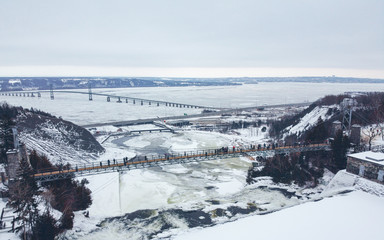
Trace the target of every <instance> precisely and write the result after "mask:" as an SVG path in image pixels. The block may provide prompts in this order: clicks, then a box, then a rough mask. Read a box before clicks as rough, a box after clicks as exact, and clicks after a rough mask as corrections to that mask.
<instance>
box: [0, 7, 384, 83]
mask: <svg viewBox="0 0 384 240" xmlns="http://www.w3.org/2000/svg"><path fill="white" fill-rule="evenodd" d="M177 73H179V75H183V74H184V75H188V74H190V75H191V76H194V75H198V74H202V73H206V75H207V76H215V74H216V75H217V76H219V75H220V76H224V75H228V76H230V75H236V74H238V75H242V76H247V75H248V76H251V75H263V74H264V75H273V74H275V75H279V76H281V75H287V76H288V75H333V74H335V75H345V76H347V75H348V74H349V76H358V77H359V76H367V77H380V78H384V1H383V0H188V1H187V0H136V1H131V0H60V1H57V0H0V75H7V74H14V75H33V74H35V75H56V74H58V75H60V74H67V75H71V74H74V75H78V74H85V75H103V74H105V75H113V74H118V75H142V76H151V75H163V76H164V75H169V76H172V75H175V76H176V75H178V74H177ZM235 73H236V74H235ZM203 75H204V74H203Z"/></svg>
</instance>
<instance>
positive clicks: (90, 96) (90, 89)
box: [88, 81, 93, 101]
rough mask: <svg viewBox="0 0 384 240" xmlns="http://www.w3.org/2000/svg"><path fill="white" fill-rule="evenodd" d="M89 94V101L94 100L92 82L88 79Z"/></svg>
mask: <svg viewBox="0 0 384 240" xmlns="http://www.w3.org/2000/svg"><path fill="white" fill-rule="evenodd" d="M88 96H89V101H92V100H93V99H92V85H91V82H90V81H88Z"/></svg>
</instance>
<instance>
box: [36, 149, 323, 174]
mask: <svg viewBox="0 0 384 240" xmlns="http://www.w3.org/2000/svg"><path fill="white" fill-rule="evenodd" d="M328 146H329V145H327V144H324V143H317V144H297V145H291V146H277V145H269V146H261V145H257V146H256V145H249V146H245V147H241V148H239V147H231V148H230V147H222V148H216V149H203V150H196V151H178V152H173V153H169V154H168V153H167V154H164V155H150V156H136V157H134V158H130V159H129V158H128V157H126V158H123V159H118V160H117V159H112V160H107V161H101V162H93V163H88V164H79V165H75V166H71V165H66V166H62V167H52V168H43V169H37V170H35V173H34V175H33V176H34V177H35V178H47V177H48V178H49V176H53V175H62V176H63V177H62V178H65V177H71V176H74V175H75V174H81V173H82V172H87V171H88V172H90V171H101V170H105V171H107V170H110V169H112V170H113V169H115V168H116V169H118V168H123V167H128V168H129V167H130V166H134V165H139V164H151V163H159V162H167V161H180V160H183V159H195V158H200V159H202V158H210V157H213V156H220V155H223V156H227V157H230V156H237V155H239V154H242V153H251V152H267V151H274V152H278V153H283V152H292V151H296V152H297V151H305V150H306V149H307V150H312V151H313V150H316V149H318V150H320V149H325V148H327V147H328Z"/></svg>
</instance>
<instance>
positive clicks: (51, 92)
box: [49, 83, 55, 100]
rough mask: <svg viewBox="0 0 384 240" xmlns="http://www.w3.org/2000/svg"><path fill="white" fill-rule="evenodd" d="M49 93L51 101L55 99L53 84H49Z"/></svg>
mask: <svg viewBox="0 0 384 240" xmlns="http://www.w3.org/2000/svg"><path fill="white" fill-rule="evenodd" d="M49 92H50V94H51V100H53V99H55V96H54V95H53V85H52V83H51V84H49Z"/></svg>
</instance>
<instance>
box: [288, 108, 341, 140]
mask: <svg viewBox="0 0 384 240" xmlns="http://www.w3.org/2000/svg"><path fill="white" fill-rule="evenodd" d="M335 109H338V105H330V106H316V107H315V108H314V109H313V110H312V111H310V112H309V113H307V114H306V115H304V116H303V117H302V118H300V120H299V121H298V122H296V123H294V124H292V125H290V126H288V127H287V128H285V129H284V130H283V132H284V133H285V135H286V136H288V135H293V134H295V135H299V134H300V133H302V132H304V131H307V130H309V129H311V128H312V127H314V126H316V123H317V121H318V119H319V118H321V119H322V120H323V121H326V120H328V119H330V118H332V117H333V116H334V110H335Z"/></svg>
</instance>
